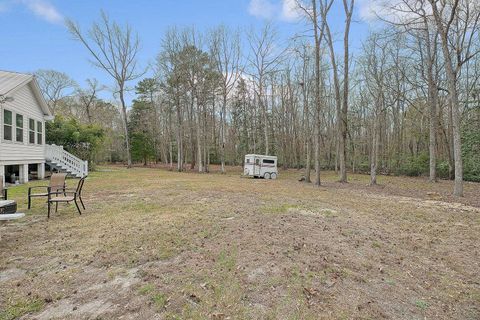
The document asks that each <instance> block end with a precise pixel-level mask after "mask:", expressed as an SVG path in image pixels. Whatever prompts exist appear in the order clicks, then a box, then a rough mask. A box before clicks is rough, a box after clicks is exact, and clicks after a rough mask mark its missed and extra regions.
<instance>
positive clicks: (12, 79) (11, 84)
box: [0, 70, 52, 117]
mask: <svg viewBox="0 0 480 320" xmlns="http://www.w3.org/2000/svg"><path fill="white" fill-rule="evenodd" d="M27 84H31V86H30V87H31V89H32V91H33V94H34V96H35V98H36V99H37V101H38V103H39V105H40V108H41V109H42V111H43V113H44V115H46V116H48V117H51V116H52V113H51V112H50V109H49V108H48V104H47V102H46V101H45V98H44V97H43V95H42V92H41V91H40V87H39V86H38V83H37V81H36V80H35V76H33V75H31V74H26V73H18V72H11V71H3V70H0V96H7V95H12V94H13V93H14V92H15V91H17V90H18V89H20V88H21V87H23V86H25V85H27Z"/></svg>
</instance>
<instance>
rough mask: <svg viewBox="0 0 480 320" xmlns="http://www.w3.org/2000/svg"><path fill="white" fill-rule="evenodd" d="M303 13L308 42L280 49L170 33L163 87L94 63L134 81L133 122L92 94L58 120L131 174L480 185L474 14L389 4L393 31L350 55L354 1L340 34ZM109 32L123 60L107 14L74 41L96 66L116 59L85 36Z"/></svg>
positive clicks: (327, 14) (158, 74)
mask: <svg viewBox="0 0 480 320" xmlns="http://www.w3.org/2000/svg"><path fill="white" fill-rule="evenodd" d="M406 4H410V5H406ZM297 5H298V10H299V12H301V13H302V14H303V16H304V23H305V30H311V31H309V34H308V36H295V37H292V40H291V41H289V42H288V43H282V42H281V41H279V38H278V36H277V33H276V31H275V28H274V27H273V26H272V25H271V24H265V25H264V27H263V28H261V29H257V30H250V31H248V32H240V31H238V30H232V29H229V28H227V27H225V26H219V27H217V28H215V29H213V30H209V31H206V32H198V31H196V30H195V29H194V28H183V29H179V28H171V29H170V30H168V31H167V32H166V33H165V34H164V36H163V37H162V39H161V43H162V46H161V51H160V52H159V54H158V56H157V58H156V63H155V65H154V66H153V67H152V68H153V71H154V75H155V76H154V77H151V78H144V79H141V74H142V73H141V72H138V70H139V69H138V67H137V65H136V64H135V65H134V67H132V63H130V64H128V65H125V66H123V69H124V70H123V71H126V72H124V74H130V75H132V76H131V77H130V78H128V79H123V80H122V79H120V78H118V77H116V76H117V74H118V75H121V74H122V72H120V71H121V70H116V71H115V70H113V69H112V68H113V67H109V66H108V65H106V63H103V64H101V63H99V64H100V67H101V68H103V69H104V70H106V72H107V73H108V74H111V75H112V77H113V78H114V79H115V81H116V83H119V82H121V81H136V83H137V84H136V87H135V90H136V98H135V100H134V101H133V104H132V106H131V108H129V109H128V110H127V112H125V115H123V114H122V108H120V109H116V108H114V107H113V106H112V105H110V104H108V103H105V102H102V101H99V100H98V98H96V95H97V93H98V92H96V91H95V86H94V85H93V84H94V83H93V82H91V83H90V88H89V89H88V90H83V91H81V92H82V93H78V92H77V94H76V95H75V97H74V98H69V99H67V100H69V101H70V102H69V103H68V102H66V100H63V101H62V109H61V110H62V111H61V112H60V111H59V112H60V113H61V114H62V115H64V116H72V117H74V118H76V119H79V120H78V121H80V122H82V123H85V124H92V123H95V124H97V125H99V126H101V127H102V128H103V129H104V130H105V132H108V133H107V134H106V137H109V139H108V143H107V144H105V145H104V147H103V148H100V149H98V148H97V150H102V152H101V153H102V154H101V156H100V155H99V154H97V155H96V159H97V160H125V161H127V160H129V159H130V154H131V157H132V159H133V161H135V162H143V163H148V162H163V163H165V164H167V165H169V166H171V167H172V168H175V169H176V170H179V171H182V170H184V169H185V168H186V167H190V168H195V169H197V170H198V171H200V172H208V171H209V165H210V164H212V163H215V164H220V165H221V170H222V171H225V170H226V169H225V164H232V165H238V164H241V163H242V161H243V158H244V155H245V154H247V153H264V154H273V155H277V156H278V157H279V163H280V164H281V165H282V166H283V167H284V168H305V169H306V170H305V174H306V180H307V181H310V170H311V169H313V174H314V179H313V180H314V183H315V184H320V182H321V180H320V178H321V176H320V172H321V170H324V169H334V170H337V171H338V172H339V180H340V181H346V180H347V170H350V171H352V172H365V173H367V172H368V173H370V175H371V182H372V184H375V183H376V175H377V173H380V174H402V175H428V176H429V178H430V180H432V181H435V180H436V179H437V178H438V177H440V178H449V179H455V180H456V183H455V190H454V193H455V194H456V195H462V193H463V189H462V181H463V180H464V179H465V180H472V181H480V87H479V83H478V80H479V77H480V60H479V59H478V52H479V50H480V41H479V39H478V36H479V24H478V22H479V17H480V8H479V7H478V5H476V4H474V3H472V2H471V1H466V0H462V1H460V0H459V1H449V2H443V1H442V2H440V1H434V0H423V1H422V0H411V1H407V0H404V1H400V2H398V6H396V5H393V4H391V7H390V8H389V9H390V11H389V12H393V13H392V14H390V15H388V16H386V17H385V20H386V21H385V22H384V26H385V27H384V28H383V29H382V30H377V31H372V32H371V33H370V34H369V36H368V38H367V39H366V40H365V41H364V42H363V45H362V48H361V49H360V50H355V52H352V50H349V46H350V44H349V32H350V24H351V20H352V12H353V10H354V2H353V1H343V2H342V3H341V4H340V7H341V8H343V12H344V16H343V17H341V19H342V21H345V25H344V27H343V28H342V29H341V30H332V29H331V27H332V26H331V23H330V20H332V19H334V18H335V19H339V18H340V17H338V16H336V17H332V14H331V8H332V5H334V4H333V1H319V2H317V1H304V2H301V1H298V2H297ZM337 5H338V4H337ZM342 5H343V6H342ZM395 10H397V11H398V12H399V14H398V15H395V14H394V13H395ZM69 23H70V24H69V27H70V30H71V32H72V33H73V34H74V35H75V34H76V35H78V34H80V35H82V33H81V31H80V29H79V28H78V26H77V25H75V24H74V23H73V22H69ZM92 30H93V32H92ZM100 30H103V31H104V32H103V33H101V32H100ZM109 30H110V31H111V30H114V31H115V32H116V38H117V39H120V40H122V39H123V40H122V41H119V42H118V45H117V46H121V45H122V43H124V44H125V43H136V41H138V39H136V38H135V36H134V35H133V33H132V32H131V29H130V28H129V27H128V26H126V27H123V28H122V27H121V26H118V25H116V24H115V23H112V22H111V21H110V20H109V19H108V18H107V17H106V15H104V14H103V15H102V20H101V22H100V23H98V24H95V25H94V26H93V27H92V29H91V30H90V33H85V36H84V37H79V38H80V40H81V41H82V42H83V43H84V44H85V45H86V47H87V48H89V50H90V52H92V55H93V57H94V58H95V59H99V60H98V61H100V62H101V61H102V56H100V55H98V54H97V55H95V52H96V51H95V50H96V49H95V46H94V44H97V45H98V48H100V49H99V50H100V51H101V52H104V53H106V55H105V56H109V51H108V49H105V46H102V40H101V39H100V38H99V37H98V36H97V37H95V38H88V34H95V33H94V32H98V34H108V32H109ZM337 37H338V38H339V39H341V40H343V41H341V44H342V45H339V44H338V43H336V42H335V41H336V40H337V39H336V38H337ZM89 39H90V40H89ZM114 39H115V38H114ZM129 39H131V41H126V40H129ZM105 41H106V40H105ZM107 47H108V46H107ZM127 49H129V48H126V50H125V56H126V57H132V56H133V57H135V53H136V50H138V47H137V46H134V47H130V49H129V50H130V51H128V50H127ZM102 50H103V51H102ZM110 54H111V56H110V60H115V59H116V58H118V57H117V56H115V54H114V52H113V50H112V52H110ZM124 60H125V59H124ZM131 61H135V59H134V58H132V60H131ZM103 62H105V61H103ZM102 65H103V66H102ZM114 67H115V68H119V67H118V65H115V66H114ZM129 68H130V69H129ZM120 69H121V68H120ZM112 70H113V71H112ZM133 75H135V76H133ZM118 92H119V91H117V93H118ZM47 96H48V95H47ZM48 97H49V98H50V96H48ZM89 97H90V98H91V99H90V98H89ZM92 97H93V98H92ZM117 97H118V95H117ZM51 100H52V101H53V100H55V99H51ZM90 100H92V101H96V103H95V106H92V105H91V104H89V103H88V102H89V101H90ZM52 103H53V102H52ZM72 105H74V106H75V107H74V108H73V107H72ZM107 105H109V106H111V108H110V107H108V108H106V107H105V106H107ZM121 105H124V104H123V103H122V104H121ZM97 107H98V108H100V109H99V110H103V111H101V112H100V111H93V109H92V108H97ZM55 108H56V107H55ZM107 109H108V112H110V113H108V112H107V111H106V110H107ZM102 112H107V113H102ZM104 115H105V116H104ZM104 117H105V118H104ZM94 118H95V120H94ZM97 118H98V119H97ZM125 138H126V139H125ZM122 139H124V140H122ZM122 141H123V142H122ZM97 152H100V151H97ZM113 155H115V156H113Z"/></svg>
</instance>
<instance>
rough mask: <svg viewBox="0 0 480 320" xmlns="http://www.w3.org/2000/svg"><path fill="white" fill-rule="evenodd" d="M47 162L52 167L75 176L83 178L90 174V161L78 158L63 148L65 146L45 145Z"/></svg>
mask: <svg viewBox="0 0 480 320" xmlns="http://www.w3.org/2000/svg"><path fill="white" fill-rule="evenodd" d="M45 162H46V163H47V164H48V165H49V166H50V167H51V168H54V169H56V170H58V171H59V172H65V173H68V175H70V176H73V177H77V178H83V177H85V176H87V175H88V161H84V160H82V159H80V158H77V157H75V156H74V155H73V154H71V153H69V152H67V151H65V150H63V146H57V145H55V144H47V145H45Z"/></svg>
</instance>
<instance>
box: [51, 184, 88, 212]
mask: <svg viewBox="0 0 480 320" xmlns="http://www.w3.org/2000/svg"><path fill="white" fill-rule="evenodd" d="M85 178H86V177H83V178H81V179H80V180H79V181H78V185H77V188H75V189H67V188H63V189H61V190H56V191H50V190H49V191H48V200H47V202H48V218H50V208H51V205H52V204H53V203H55V212H57V210H58V203H60V202H66V203H67V204H68V203H70V202H74V203H75V206H76V207H77V210H78V213H79V214H82V211H81V210H80V207H79V206H78V202H77V200H80V203H81V205H82V207H83V210H85V205H84V204H83V200H82V189H83V184H84V183H85Z"/></svg>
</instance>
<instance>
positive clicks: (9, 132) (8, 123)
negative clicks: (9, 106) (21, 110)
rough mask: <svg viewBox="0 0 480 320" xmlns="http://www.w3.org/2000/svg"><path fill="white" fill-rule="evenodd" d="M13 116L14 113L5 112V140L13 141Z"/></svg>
mask: <svg viewBox="0 0 480 320" xmlns="http://www.w3.org/2000/svg"><path fill="white" fill-rule="evenodd" d="M12 136H13V114H12V111H9V110H3V139H4V140H9V141H12Z"/></svg>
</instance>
